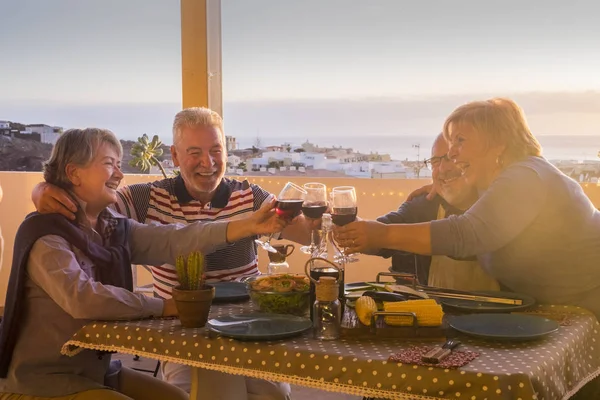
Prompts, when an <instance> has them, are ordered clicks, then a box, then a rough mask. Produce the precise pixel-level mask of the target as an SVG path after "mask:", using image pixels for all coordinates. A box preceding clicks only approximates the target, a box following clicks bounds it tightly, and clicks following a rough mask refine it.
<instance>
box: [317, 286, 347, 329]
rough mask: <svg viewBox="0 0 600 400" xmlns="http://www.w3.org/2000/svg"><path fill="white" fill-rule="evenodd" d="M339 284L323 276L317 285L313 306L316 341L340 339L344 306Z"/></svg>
mask: <svg viewBox="0 0 600 400" xmlns="http://www.w3.org/2000/svg"><path fill="white" fill-rule="evenodd" d="M338 286H339V285H338V282H337V280H336V279H335V278H334V277H331V276H322V277H321V278H320V279H319V281H318V283H317V284H316V300H315V302H314V304H313V307H312V308H313V329H314V333H315V339H319V340H335V339H339V337H340V330H341V321H342V306H341V304H340V301H339V300H338Z"/></svg>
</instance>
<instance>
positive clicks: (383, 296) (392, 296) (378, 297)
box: [362, 290, 406, 302]
mask: <svg viewBox="0 0 600 400" xmlns="http://www.w3.org/2000/svg"><path fill="white" fill-rule="evenodd" d="M362 295H363V296H369V297H371V298H372V299H373V300H375V301H389V302H394V301H406V296H404V295H402V294H400V293H391V292H377V291H375V290H367V291H366V292H364V293H363V294H362Z"/></svg>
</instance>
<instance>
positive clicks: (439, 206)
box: [377, 134, 499, 290]
mask: <svg viewBox="0 0 600 400" xmlns="http://www.w3.org/2000/svg"><path fill="white" fill-rule="evenodd" d="M425 164H426V166H427V167H428V168H430V169H431V175H432V178H433V183H434V185H435V186H436V188H437V193H439V194H438V195H437V196H436V197H435V198H434V199H433V200H427V199H426V195H421V196H417V197H415V198H414V199H411V200H408V201H406V202H405V203H404V204H402V205H401V206H400V208H399V209H398V211H393V212H390V213H388V214H386V215H384V216H381V217H379V218H378V219H377V220H378V221H379V222H382V223H384V224H411V223H413V224H414V223H419V222H428V221H432V220H436V219H443V218H446V217H448V216H450V215H454V214H462V213H463V212H464V211H466V210H467V209H468V208H469V207H471V205H473V204H474V203H475V201H476V200H477V191H476V189H475V188H474V187H472V186H470V185H468V184H467V182H466V181H465V179H464V177H463V176H462V172H461V170H460V169H459V168H458V167H457V166H456V165H455V164H454V163H453V162H452V161H450V160H449V159H448V143H447V142H446V140H445V139H444V137H443V136H442V134H439V135H438V136H437V138H436V139H435V141H434V142H433V147H432V148H431V158H429V159H427V160H425ZM377 255H379V256H381V257H385V258H389V257H392V271H393V272H402V273H409V274H415V275H416V276H417V278H418V280H419V282H420V283H421V284H427V285H429V286H436V287H443V288H448V289H457V290H499V285H498V282H496V280H495V279H493V278H492V277H490V276H489V275H487V274H486V273H485V272H484V271H483V269H481V267H480V266H479V264H478V263H477V260H476V259H475V258H473V259H469V260H455V259H452V258H450V257H446V256H423V255H417V254H409V253H403V252H399V251H393V250H387V249H381V250H380V251H379V252H378V253H377Z"/></svg>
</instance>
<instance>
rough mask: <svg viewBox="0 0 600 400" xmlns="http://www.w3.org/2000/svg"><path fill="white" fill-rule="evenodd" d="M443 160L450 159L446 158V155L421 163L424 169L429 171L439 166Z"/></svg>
mask: <svg viewBox="0 0 600 400" xmlns="http://www.w3.org/2000/svg"><path fill="white" fill-rule="evenodd" d="M443 160H446V161H450V158H449V157H448V154H447V153H446V154H444V155H443V156H438V157H431V158H428V159H427V160H425V161H423V162H424V163H425V167H427V168H429V169H433V167H437V166H439V165H440V164H441V162H442V161H443Z"/></svg>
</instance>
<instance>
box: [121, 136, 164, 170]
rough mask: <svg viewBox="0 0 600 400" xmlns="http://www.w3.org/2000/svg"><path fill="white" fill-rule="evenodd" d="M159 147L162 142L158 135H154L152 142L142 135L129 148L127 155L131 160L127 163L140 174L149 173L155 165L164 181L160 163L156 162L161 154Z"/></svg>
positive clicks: (161, 150)
mask: <svg viewBox="0 0 600 400" xmlns="http://www.w3.org/2000/svg"><path fill="white" fill-rule="evenodd" d="M161 146H162V142H161V141H160V139H159V138H158V135H154V137H152V140H149V139H148V135H146V134H145V133H144V134H143V135H142V136H141V137H139V138H138V140H137V142H136V143H134V144H133V146H132V147H131V151H130V152H129V154H131V155H132V156H133V159H132V160H131V161H129V165H131V166H132V167H135V168H139V169H140V170H141V171H142V172H144V171H149V170H150V168H151V167H152V166H153V165H156V166H157V167H158V168H159V169H160V172H162V174H163V176H164V177H165V179H166V178H167V173H166V172H165V169H164V168H163V166H162V164H161V163H160V161H158V157H160V156H162V154H163V149H162V147H161Z"/></svg>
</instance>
